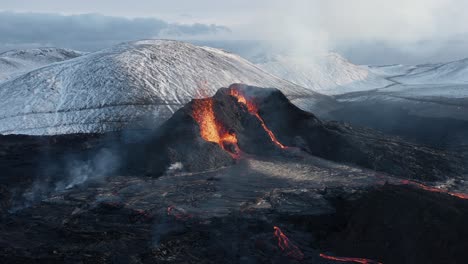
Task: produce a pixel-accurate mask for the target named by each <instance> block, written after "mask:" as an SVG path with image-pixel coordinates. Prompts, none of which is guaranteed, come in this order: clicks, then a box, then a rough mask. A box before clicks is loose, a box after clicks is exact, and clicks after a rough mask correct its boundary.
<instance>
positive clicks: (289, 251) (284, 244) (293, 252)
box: [273, 226, 304, 260]
mask: <svg viewBox="0 0 468 264" xmlns="http://www.w3.org/2000/svg"><path fill="white" fill-rule="evenodd" d="M273 229H274V230H275V232H274V234H275V237H277V238H278V247H279V248H281V250H282V251H284V252H285V253H286V255H287V256H288V257H291V258H294V259H297V260H302V259H303V258H304V253H302V251H301V250H300V249H299V248H298V247H297V246H296V245H294V244H293V243H292V242H291V241H289V238H288V237H287V236H286V235H285V234H284V233H283V232H282V231H281V229H280V228H279V227H277V226H274V227H273Z"/></svg>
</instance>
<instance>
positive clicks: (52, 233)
mask: <svg viewBox="0 0 468 264" xmlns="http://www.w3.org/2000/svg"><path fill="white" fill-rule="evenodd" d="M0 143H1V144H0V170H1V171H2V172H3V175H2V177H0V180H1V181H0V202H1V203H0V211H1V212H2V216H1V217H0V230H1V232H0V256H1V257H2V261H3V262H4V263H18V262H21V263H37V262H47V263H63V262H66V263H68V262H69V263H75V262H91V263H113V262H124V263H125V262H128V263H132V262H134V263H323V264H330V263H336V262H350V263H443V262H444V261H446V260H449V262H450V263H464V262H465V261H466V259H467V258H468V255H467V252H466V250H465V248H466V247H465V245H466V236H467V235H468V226H467V225H466V224H465V223H466V222H467V221H468V203H467V201H468V200H467V199H466V198H467V197H468V196H466V193H467V191H466V190H468V188H467V186H466V181H465V178H464V177H466V170H465V168H464V166H463V164H464V162H465V160H463V157H462V156H459V155H458V154H457V153H452V152H447V151H442V150H436V149H431V148H429V147H424V146H420V145H416V144H411V143H407V142H405V141H403V140H402V139H400V138H394V137H389V136H386V135H383V134H380V133H378V132H375V131H373V130H369V129H361V128H355V127H352V126H350V125H348V124H343V123H337V122H328V121H323V120H321V119H320V118H318V117H317V116H316V115H314V114H313V113H310V112H306V111H304V110H302V109H301V108H299V107H297V106H296V105H294V104H293V103H291V101H290V100H289V99H288V97H287V96H286V95H285V94H284V93H282V92H281V91H280V90H278V89H274V88H260V87H254V86H249V85H245V84H232V85H230V86H229V87H225V88H220V89H219V90H218V91H217V92H216V93H215V94H214V95H213V96H211V97H205V98H201V99H193V100H191V101H190V102H188V103H187V104H185V105H184V106H183V107H181V108H180V109H179V110H177V111H176V112H175V113H174V114H173V115H172V116H171V117H170V118H169V119H168V120H167V121H166V122H164V123H163V124H162V125H161V126H159V127H158V128H156V129H155V130H151V131H148V132H146V133H145V134H141V132H134V133H133V134H128V132H125V133H124V132H112V133H106V134H74V135H60V136H24V135H6V136H0ZM116 165H118V166H116ZM83 176H86V177H83Z"/></svg>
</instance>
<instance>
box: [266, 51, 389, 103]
mask: <svg viewBox="0 0 468 264" xmlns="http://www.w3.org/2000/svg"><path fill="white" fill-rule="evenodd" d="M257 65H258V66H259V67H260V68H262V69H264V70H266V71H268V72H270V73H272V74H274V75H277V76H279V77H281V78H283V79H285V80H288V81H291V82H293V83H295V84H298V85H301V86H304V87H307V88H310V89H312V90H314V91H317V92H320V93H323V94H327V95H336V94H343V93H349V92H356V91H365V90H372V89H376V88H382V87H385V86H387V85H389V84H391V83H392V82H390V81H389V80H386V79H385V78H384V76H380V75H378V74H376V73H374V72H372V71H371V70H370V69H369V67H367V66H359V65H354V64H352V63H350V62H349V61H347V60H346V59H345V58H343V57H342V56H340V55H339V54H337V53H329V54H326V55H325V56H317V57H315V58H303V57H301V58H296V57H289V56H275V57H274V58H272V59H267V60H266V61H263V62H260V63H258V64H257Z"/></svg>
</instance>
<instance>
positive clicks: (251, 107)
mask: <svg viewBox="0 0 468 264" xmlns="http://www.w3.org/2000/svg"><path fill="white" fill-rule="evenodd" d="M230 95H231V96H234V97H235V98H237V102H239V103H241V104H243V105H245V106H247V109H248V110H249V113H251V114H252V115H254V116H255V117H256V118H257V119H258V120H259V121H260V124H261V125H262V127H263V129H264V130H265V131H266V132H267V134H268V136H269V137H270V139H271V141H273V143H275V144H276V145H277V146H278V147H280V148H282V149H285V148H287V147H286V146H284V145H283V144H281V142H279V141H278V139H277V138H276V136H275V134H273V132H272V131H271V130H270V129H269V128H268V127H267V126H266V124H265V121H264V120H263V118H262V117H261V116H260V114H259V113H258V107H257V106H256V105H255V103H254V102H252V101H250V100H247V98H246V97H245V96H244V95H243V94H242V93H241V92H240V91H239V90H236V89H230Z"/></svg>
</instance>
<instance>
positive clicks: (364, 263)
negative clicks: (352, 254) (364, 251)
mask: <svg viewBox="0 0 468 264" xmlns="http://www.w3.org/2000/svg"><path fill="white" fill-rule="evenodd" d="M320 257H322V258H324V259H329V260H334V261H340V262H354V263H360V264H382V263H381V262H377V261H374V260H371V259H364V258H347V257H334V256H329V255H325V254H320Z"/></svg>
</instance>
